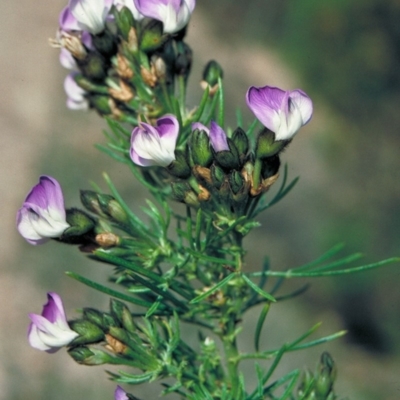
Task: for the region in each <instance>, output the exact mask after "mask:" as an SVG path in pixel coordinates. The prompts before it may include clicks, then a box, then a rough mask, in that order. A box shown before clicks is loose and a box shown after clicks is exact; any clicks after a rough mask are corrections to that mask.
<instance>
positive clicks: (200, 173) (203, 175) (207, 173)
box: [193, 165, 212, 185]
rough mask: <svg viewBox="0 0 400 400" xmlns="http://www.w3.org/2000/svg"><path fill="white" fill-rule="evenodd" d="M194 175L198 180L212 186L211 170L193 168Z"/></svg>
mask: <svg viewBox="0 0 400 400" xmlns="http://www.w3.org/2000/svg"><path fill="white" fill-rule="evenodd" d="M193 173H194V175H195V176H196V178H199V179H202V180H204V181H205V182H207V183H208V184H209V185H211V184H212V179H211V170H210V169H209V168H206V167H201V166H200V165H196V166H194V167H193Z"/></svg>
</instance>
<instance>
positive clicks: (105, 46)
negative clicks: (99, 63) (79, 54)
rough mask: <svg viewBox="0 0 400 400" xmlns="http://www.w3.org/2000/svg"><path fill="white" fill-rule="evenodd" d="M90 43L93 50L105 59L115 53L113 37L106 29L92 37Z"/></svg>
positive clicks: (115, 45)
mask: <svg viewBox="0 0 400 400" xmlns="http://www.w3.org/2000/svg"><path fill="white" fill-rule="evenodd" d="M92 41H93V46H94V48H95V49H96V50H97V51H98V52H99V53H100V54H102V55H103V56H104V57H105V58H110V57H112V56H113V55H114V54H115V53H116V52H117V44H116V41H115V36H114V35H113V33H112V32H111V31H110V30H109V29H107V28H106V29H104V31H102V32H100V33H98V34H97V35H92Z"/></svg>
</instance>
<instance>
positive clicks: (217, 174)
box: [210, 164, 226, 189]
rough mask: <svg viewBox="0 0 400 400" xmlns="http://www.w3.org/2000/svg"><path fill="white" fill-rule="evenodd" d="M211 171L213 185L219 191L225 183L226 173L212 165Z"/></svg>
mask: <svg viewBox="0 0 400 400" xmlns="http://www.w3.org/2000/svg"><path fill="white" fill-rule="evenodd" d="M210 171H211V181H212V184H213V186H214V187H215V188H216V189H219V188H220V187H221V185H222V184H223V183H224V181H225V177H226V175H225V172H224V171H223V169H222V168H220V167H218V165H215V164H213V165H211V167H210Z"/></svg>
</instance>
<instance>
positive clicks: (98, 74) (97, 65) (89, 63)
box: [76, 51, 107, 81]
mask: <svg viewBox="0 0 400 400" xmlns="http://www.w3.org/2000/svg"><path fill="white" fill-rule="evenodd" d="M76 62H77V64H78V66H79V69H80V70H81V71H82V74H83V75H84V76H85V77H86V78H88V79H89V80H93V81H102V80H103V79H104V78H105V77H106V76H107V63H106V61H105V59H104V57H103V56H102V55H101V54H100V53H97V52H96V51H91V52H89V53H88V55H87V56H86V57H85V58H84V59H83V60H76Z"/></svg>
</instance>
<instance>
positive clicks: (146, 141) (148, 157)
mask: <svg viewBox="0 0 400 400" xmlns="http://www.w3.org/2000/svg"><path fill="white" fill-rule="evenodd" d="M178 135H179V123H178V120H177V119H176V118H175V116H173V115H172V114H167V115H164V116H163V117H161V118H159V119H158V120H157V123H156V126H152V125H150V124H146V123H144V122H141V123H140V124H139V126H137V127H136V128H135V129H134V130H133V131H132V136H131V149H130V155H131V159H132V161H133V162H134V163H135V164H137V165H140V166H142V167H149V166H152V165H158V166H160V167H167V166H168V165H170V164H171V163H172V161H174V160H175V146H176V141H177V139H178Z"/></svg>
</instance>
